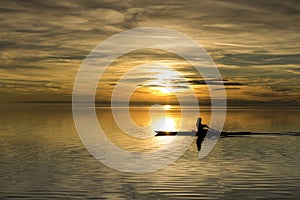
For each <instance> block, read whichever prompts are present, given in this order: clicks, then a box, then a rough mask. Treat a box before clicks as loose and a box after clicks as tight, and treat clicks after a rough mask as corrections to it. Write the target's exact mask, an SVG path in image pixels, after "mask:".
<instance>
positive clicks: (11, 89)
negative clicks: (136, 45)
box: [0, 0, 300, 105]
mask: <svg viewBox="0 0 300 200" xmlns="http://www.w3.org/2000/svg"><path fill="white" fill-rule="evenodd" d="M299 21H300V2H299V1H298V0H264V1H261V0H253V1H249V0H228V1H220V0H209V1H207V0H185V1H176V0H166V1H157V0H151V1H150V0H143V1H138V0H128V1H117V0H99V1H91V0H84V1H83V0H82V1H66V0H61V1H48V0H45V1H38V0H32V1H21V0H19V1H17V0H11V1H4V2H1V4H0V29H1V32H0V35H1V37H0V57H1V63H0V101H1V102H19V101H70V100H71V99H72V89H73V84H74V80H75V77H76V73H77V71H78V70H79V68H80V66H81V64H82V63H83V61H84V59H85V58H86V56H88V54H89V53H90V51H92V50H93V49H94V48H95V46H97V45H98V44H99V43H100V42H102V41H104V40H105V39H107V38H109V37H111V36H112V35H114V34H118V33H120V32H122V31H126V30H130V29H133V28H138V27H163V28H169V29H174V30H176V31H179V32H181V33H183V34H185V35H187V36H189V37H191V38H193V39H194V40H195V41H196V42H198V43H199V44H201V45H202V46H203V47H204V48H205V49H206V51H207V52H208V54H209V55H210V56H211V58H212V59H213V61H214V62H215V64H216V66H217V67H218V68H219V70H220V73H221V75H222V77H223V80H224V83H225V88H226V94H227V99H228V101H229V102H233V103H234V102H236V103H237V102H254V103H255V102H257V103H258V102H272V103H280V104H284V105H290V104H293V105H295V104H297V105H299V103H300V79H299V77H300V56H299V55H300V53H299V49H300V48H299V47H300V44H299V41H300V34H299V33H300V26H299ZM147 63H151V64H152V65H153V63H156V64H155V66H152V68H151V69H149V70H148V71H147V76H145V74H143V71H139V72H137V71H136V72H134V73H132V74H131V75H130V77H129V79H130V80H131V81H132V84H135V85H136V86H137V89H136V91H135V92H134V93H133V95H132V98H131V99H132V100H133V101H147V100H149V95H152V96H151V97H153V99H155V98H156V97H157V99H156V100H153V101H159V99H166V101H167V102H174V101H176V98H175V97H174V95H173V94H172V93H170V92H169V91H166V89H165V88H163V87H159V86H158V85H159V84H169V85H170V84H171V86H172V87H173V88H177V89H178V92H180V89H182V90H181V92H185V90H184V88H185V84H189V85H191V86H192V88H193V90H194V91H195V92H196V94H197V97H198V99H199V101H201V100H202V99H207V98H209V95H208V92H207V88H206V85H205V84H204V82H203V79H202V78H201V77H200V76H199V75H197V74H196V73H195V70H193V68H192V67H191V66H190V64H189V63H187V62H186V61H185V60H184V59H182V58H181V57H178V55H174V54H172V53H170V52H165V51H161V50H153V49H152V50H151V49H150V50H149V49H148V50H147V49H141V50H139V51H136V52H129V53H128V54H126V55H123V56H122V57H120V58H119V59H117V60H116V61H114V62H113V63H112V65H111V68H110V69H109V70H108V71H106V72H105V75H104V76H103V77H102V78H101V80H100V81H102V84H101V89H98V90H97V94H96V99H97V101H100V102H101V101H108V100H109V99H110V98H111V93H112V91H113V89H114V86H116V85H117V84H118V83H117V82H118V79H120V78H122V73H125V72H126V71H127V70H130V69H131V68H132V67H133V66H139V65H144V64H147ZM162 65H163V66H162ZM164 65H168V66H171V69H166V68H165V66H164ZM153 69H155V70H154V71H153ZM176 73H177V74H176ZM149 76H152V78H150V79H147V77H149ZM130 80H128V82H130ZM137 81H140V83H138V82H137ZM151 81H152V82H151ZM153 81H156V82H154V83H153ZM213 81H214V82H213ZM219 81H220V80H212V82H211V83H209V84H216V82H219ZM175 92H177V91H176V90H175ZM162 97H163V98H162ZM150 99H152V98H150Z"/></svg>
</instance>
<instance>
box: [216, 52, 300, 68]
mask: <svg viewBox="0 0 300 200" xmlns="http://www.w3.org/2000/svg"><path fill="white" fill-rule="evenodd" d="M216 62H217V63H220V64H224V65H237V66H257V65H291V64H299V63H300V54H257V53H247V54H245V53H238V54H228V53H227V54H224V55H223V57H222V58H220V59H217V60H216Z"/></svg>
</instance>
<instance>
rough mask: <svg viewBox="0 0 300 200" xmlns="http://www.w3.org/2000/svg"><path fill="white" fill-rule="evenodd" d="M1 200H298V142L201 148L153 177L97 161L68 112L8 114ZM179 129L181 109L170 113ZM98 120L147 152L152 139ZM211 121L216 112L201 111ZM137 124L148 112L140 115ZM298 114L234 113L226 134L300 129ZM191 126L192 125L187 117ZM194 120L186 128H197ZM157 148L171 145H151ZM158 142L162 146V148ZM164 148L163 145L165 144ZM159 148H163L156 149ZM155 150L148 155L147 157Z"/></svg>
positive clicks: (227, 142) (250, 141)
mask: <svg viewBox="0 0 300 200" xmlns="http://www.w3.org/2000/svg"><path fill="white" fill-rule="evenodd" d="M1 109H2V112H1V114H0V121H1V126H0V137H1V144H0V149H1V151H0V159H1V161H0V199H51V198H52V199H241V198H247V199H299V197H300V170H299V161H300V155H299V147H300V137H297V136H278V137H277V136H256V137H235V138H220V139H219V141H218V143H217V145H216V146H215V147H214V149H213V151H212V152H210V153H209V155H208V156H207V157H205V158H204V159H201V160H200V159H198V155H197V152H196V147H195V144H194V143H192V145H191V146H190V148H189V149H188V150H187V151H186V152H185V153H184V154H183V155H182V156H181V157H180V158H179V159H178V160H177V161H176V162H174V163H172V164H171V165H169V166H168V167H166V168H163V169H161V170H158V171H155V172H150V173H142V174H135V173H124V172H119V171H117V170H114V169H111V168H109V167H107V166H105V165H103V164H102V163H100V162H99V161H97V160H96V159H94V158H93V157H92V156H91V155H90V154H89V153H88V151H87V150H86V149H85V147H84V146H83V144H82V143H81V140H80V139H79V137H78V134H77V132H76V130H75V126H74V122H73V117H72V112H71V110H70V109H69V108H66V107H57V106H55V105H53V106H44V108H40V107H38V108H33V107H30V108H24V107H19V108H14V109H10V108H1ZM167 115H168V117H169V118H170V121H169V123H168V127H165V128H174V129H177V128H178V127H177V126H178V125H177V122H178V117H179V116H180V112H179V111H178V110H170V111H167ZM97 116H98V119H99V121H100V123H101V125H102V126H103V127H104V129H105V130H109V131H108V132H109V134H108V137H109V138H111V139H112V141H114V142H115V143H116V144H118V145H120V146H121V147H122V148H124V149H127V150H130V151H143V148H145V146H147V142H146V141H141V140H138V141H139V142H138V143H137V140H136V139H134V141H130V140H129V139H130V138H125V137H127V136H124V135H122V134H120V130H119V129H118V128H116V126H115V123H114V121H113V118H112V116H111V114H110V112H109V110H107V109H100V108H98V109H97ZM202 116H203V119H204V122H207V123H208V122H209V121H208V120H206V119H208V118H209V111H208V110H205V109H204V110H202ZM132 117H133V119H134V120H135V122H136V123H138V124H140V125H147V124H148V123H149V115H148V111H145V110H144V109H141V108H139V109H133V111H132ZM299 117H300V111H299V109H295V108H276V109H274V108H259V107H257V108H251V109H249V108H248V109H245V108H230V109H229V111H228V113H227V117H226V123H225V126H224V130H226V131H257V132H280V131H299V130H300V125H299V123H298V121H299ZM186 120H187V119H186ZM195 120H196V119H194V116H191V118H190V121H189V122H187V123H185V124H184V127H183V128H184V129H186V130H191V129H194V123H195ZM151 141H152V143H151V145H152V146H153V148H154V149H155V148H158V147H157V145H163V144H164V142H168V139H158V141H154V143H153V140H151ZM155 142H156V143H155ZM160 142H161V143H160ZM154 144H156V146H155V145H154ZM148 150H149V151H151V149H147V151H148Z"/></svg>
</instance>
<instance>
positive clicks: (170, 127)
mask: <svg viewBox="0 0 300 200" xmlns="http://www.w3.org/2000/svg"><path fill="white" fill-rule="evenodd" d="M152 127H153V129H154V130H159V131H176V122H175V120H174V118H172V117H164V118H158V119H156V120H154V122H153V124H152Z"/></svg>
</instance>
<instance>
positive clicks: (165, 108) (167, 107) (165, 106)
mask: <svg viewBox="0 0 300 200" xmlns="http://www.w3.org/2000/svg"><path fill="white" fill-rule="evenodd" d="M171 107H172V106H170V105H164V110H170V109H171Z"/></svg>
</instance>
